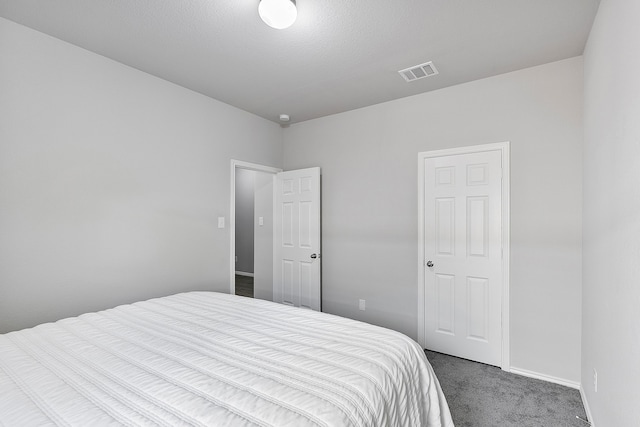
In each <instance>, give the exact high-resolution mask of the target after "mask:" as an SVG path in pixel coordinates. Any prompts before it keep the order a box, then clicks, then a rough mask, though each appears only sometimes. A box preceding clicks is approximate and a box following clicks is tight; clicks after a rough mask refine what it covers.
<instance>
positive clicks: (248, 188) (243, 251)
mask: <svg viewBox="0 0 640 427" xmlns="http://www.w3.org/2000/svg"><path fill="white" fill-rule="evenodd" d="M255 180H256V172H255V171H252V170H249V169H240V168H236V218H235V219H236V222H235V227H236V233H235V235H236V257H237V261H236V272H243V273H252V274H253V240H254V235H253V234H254V226H253V219H254V210H255V201H254V199H255V192H256V188H255V187H256V184H255Z"/></svg>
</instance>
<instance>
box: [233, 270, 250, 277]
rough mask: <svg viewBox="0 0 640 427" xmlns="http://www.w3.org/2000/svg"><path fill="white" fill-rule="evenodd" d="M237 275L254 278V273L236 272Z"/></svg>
mask: <svg viewBox="0 0 640 427" xmlns="http://www.w3.org/2000/svg"><path fill="white" fill-rule="evenodd" d="M236 274H237V275H238V276H247V277H253V273H245V272H244V271H236Z"/></svg>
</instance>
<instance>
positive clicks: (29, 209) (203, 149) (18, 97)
mask: <svg viewBox="0 0 640 427" xmlns="http://www.w3.org/2000/svg"><path fill="white" fill-rule="evenodd" d="M0 61H1V62H0V94H1V95H0V332H7V331H11V330H15V329H19V328H24V327H28V326H32V325H35V324H37V323H41V322H44V321H50V320H55V319H59V318H61V317H64V316H71V315H77V314H79V313H82V312H86V311H90V310H98V309H102V308H106V307H110V306H113V305H115V304H119V303H125V302H130V301H134V300H139V299H143V298H149V297H153V296H160V295H167V294H171V293H175V292H178V291H185V290H193V289H207V290H219V291H222V292H228V289H229V280H230V278H229V262H230V260H229V229H228V228H225V229H218V228H217V217H219V216H224V217H226V220H227V222H228V221H229V209H230V206H229V200H230V195H229V188H230V182H229V164H230V159H231V158H235V159H240V160H244V161H249V162H255V163H260V164H266V165H272V166H276V167H279V166H281V156H282V154H281V153H282V148H281V144H282V139H281V138H282V130H281V128H280V127H279V126H278V125H276V124H274V123H272V122H269V121H266V120H264V119H262V118H259V117H257V116H254V115H251V114H248V113H246V112H244V111H240V110H238V109H235V108H233V107H230V106H228V105H225V104H223V103H220V102H217V101H214V100H212V99H210V98H207V97H205V96H202V95H199V94H196V93H194V92H191V91H189V90H186V89H184V88H181V87H179V86H176V85H173V84H171V83H168V82H166V81H163V80H160V79H158V78H155V77H152V76H150V75H148V74H145V73H142V72H139V71H137V70H134V69H132V68H129V67H126V66H124V65H122V64H120V63H116V62H113V61H111V60H109V59H106V58H104V57H101V56H98V55H95V54H93V53H90V52H88V51H85V50H83V49H80V48H78V47H75V46H72V45H69V44H66V43H64V42H62V41H60V40H57V39H54V38H51V37H49V36H46V35H44V34H42V33H38V32H36V31H33V30H31V29H28V28H26V27H23V26H20V25H17V24H14V23H12V22H10V21H7V20H5V19H2V18H0Z"/></svg>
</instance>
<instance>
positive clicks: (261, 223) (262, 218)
mask: <svg viewBox="0 0 640 427" xmlns="http://www.w3.org/2000/svg"><path fill="white" fill-rule="evenodd" d="M258 225H259V226H263V225H264V217H263V216H260V217H258Z"/></svg>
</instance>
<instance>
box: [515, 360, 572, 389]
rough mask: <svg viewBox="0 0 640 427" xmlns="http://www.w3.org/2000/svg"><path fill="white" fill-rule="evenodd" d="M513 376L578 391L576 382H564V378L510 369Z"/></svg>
mask: <svg viewBox="0 0 640 427" xmlns="http://www.w3.org/2000/svg"><path fill="white" fill-rule="evenodd" d="M510 372H512V373H514V374H517V375H522V376H523V377H529V378H535V379H537V380H542V381H547V382H550V383H554V384H560V385H563V386H565V387H570V388H574V389H576V390H580V383H579V382H576V381H570V380H565V379H564V378H558V377H553V376H551V375H545V374H540V373H538V372H533V371H528V370H526V369H520V368H514V367H513V366H512V367H511V371H510Z"/></svg>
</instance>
